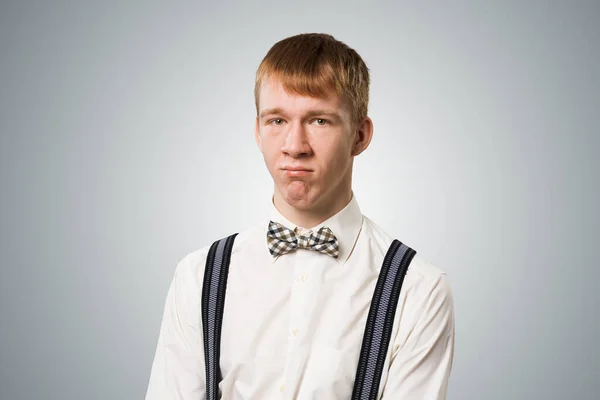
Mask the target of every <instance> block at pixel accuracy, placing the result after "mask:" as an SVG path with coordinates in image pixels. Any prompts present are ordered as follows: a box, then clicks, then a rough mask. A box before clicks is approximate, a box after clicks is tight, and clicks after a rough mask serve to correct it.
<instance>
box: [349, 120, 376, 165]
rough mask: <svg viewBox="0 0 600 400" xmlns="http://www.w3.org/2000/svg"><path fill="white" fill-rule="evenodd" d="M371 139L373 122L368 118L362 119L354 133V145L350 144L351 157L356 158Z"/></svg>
mask: <svg viewBox="0 0 600 400" xmlns="http://www.w3.org/2000/svg"><path fill="white" fill-rule="evenodd" d="M372 138H373V121H372V120H371V118H369V117H364V118H363V119H362V121H360V123H359V124H358V125H357V127H356V131H355V133H354V143H353V144H352V156H357V155H359V154H360V153H362V152H363V151H365V150H366V149H367V147H369V143H371V139H372Z"/></svg>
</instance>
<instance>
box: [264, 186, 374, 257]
mask: <svg viewBox="0 0 600 400" xmlns="http://www.w3.org/2000/svg"><path fill="white" fill-rule="evenodd" d="M270 220H271V221H274V222H279V223H280V224H282V225H283V226H285V227H286V228H288V229H291V230H294V229H296V228H298V225H296V224H294V223H292V222H291V221H289V220H288V219H287V218H285V217H284V216H283V215H282V214H281V213H280V212H279V210H277V208H276V207H275V204H274V203H273V197H271V215H270ZM362 222H363V215H362V212H361V211H360V208H359V206H358V201H357V200H356V196H355V195H354V191H352V198H351V199H350V202H349V203H348V204H346V206H345V207H344V208H343V209H341V210H340V211H338V212H337V213H336V214H335V215H332V216H331V217H329V218H328V219H327V220H325V221H323V222H321V223H320V224H319V225H317V226H314V227H312V228H310V230H312V231H313V232H317V231H318V230H319V229H321V227H323V226H326V227H328V228H329V229H331V231H332V232H333V234H334V235H335V236H336V237H337V239H338V246H339V253H338V258H337V261H338V263H339V264H340V265H343V264H344V263H345V262H346V260H347V259H348V257H350V254H351V253H352V250H353V249H354V245H355V244H356V240H357V239H358V234H359V233H360V230H361V227H362ZM266 229H268V224H267V228H266ZM265 249H266V251H267V252H269V249H268V247H267V245H266V239H265ZM269 257H270V258H271V259H272V261H273V262H275V261H277V259H279V257H281V256H277V257H273V256H271V254H270V253H269Z"/></svg>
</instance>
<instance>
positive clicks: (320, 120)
mask: <svg viewBox="0 0 600 400" xmlns="http://www.w3.org/2000/svg"><path fill="white" fill-rule="evenodd" d="M314 122H316V123H317V125H319V126H325V125H327V124H329V121H328V120H326V119H323V118H316V119H315V120H314Z"/></svg>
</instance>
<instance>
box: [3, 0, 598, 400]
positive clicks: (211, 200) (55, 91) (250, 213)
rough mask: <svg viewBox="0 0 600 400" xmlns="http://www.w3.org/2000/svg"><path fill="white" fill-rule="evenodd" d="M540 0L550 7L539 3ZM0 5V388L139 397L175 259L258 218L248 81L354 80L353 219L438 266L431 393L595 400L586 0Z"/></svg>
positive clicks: (594, 44) (591, 55) (259, 187)
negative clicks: (282, 68) (294, 77)
mask: <svg viewBox="0 0 600 400" xmlns="http://www.w3.org/2000/svg"><path fill="white" fill-rule="evenodd" d="M559 3H562V4H559ZM166 4H167V2H165V3H163V4H162V5H160V4H158V3H154V2H142V1H139V2H127V4H122V3H121V2H112V3H111V4H109V3H108V2H95V3H88V2H72V3H69V2H64V1H63V2H57V1H55V2H52V4H50V2H42V1H39V2H12V3H10V2H8V3H7V2H5V1H3V2H2V3H1V6H0V57H1V58H0V132H1V137H0V140H1V141H0V191H1V192H0V193H1V197H0V201H1V208H0V235H1V236H0V266H1V270H0V367H1V370H0V399H1V400H17V399H87V400H93V399H140V398H143V396H144V394H145V390H146V385H147V380H148V376H149V371H150V366H151V363H152V358H153V355H154V350H155V346H156V341H157V336H158V329H159V324H160V320H161V316H162V309H163V305H164V300H165V296H166V293H167V289H168V286H169V284H170V281H171V278H172V276H173V272H174V268H175V265H176V263H177V262H178V261H179V260H180V259H181V258H182V257H183V256H184V255H185V254H187V253H189V252H190V251H192V250H194V249H197V248H199V247H202V246H205V245H208V244H210V243H212V241H213V240H216V239H218V238H220V237H223V236H225V235H228V234H230V233H233V232H236V231H239V230H242V229H245V228H246V227H248V226H250V225H252V224H254V223H257V222H259V221H260V220H262V219H263V218H266V217H267V215H266V212H267V211H268V206H269V200H270V194H271V192H272V186H271V180H270V177H269V175H268V172H267V170H266V167H265V166H264V164H263V161H262V158H261V155H260V153H259V151H258V149H257V148H256V146H255V143H254V139H253V122H254V121H253V118H254V116H255V111H254V104H253V93H252V89H253V79H254V73H255V70H256V67H257V66H258V63H259V62H260V60H261V59H262V57H263V56H264V54H265V53H266V51H267V50H268V49H269V47H270V46H271V45H272V44H273V43H275V42H276V41H277V40H279V39H282V38H284V37H286V36H289V35H292V34H296V33H300V32H310V31H317V32H328V33H331V34H333V35H334V36H336V37H337V38H338V39H340V40H342V41H345V42H346V43H348V44H349V45H350V46H352V47H354V48H355V49H356V50H357V51H358V52H359V53H360V54H361V55H362V56H363V58H364V59H365V61H366V62H367V64H368V66H369V67H370V69H371V73H372V88H371V103H370V115H371V117H372V118H373V120H374V125H375V135H374V139H373V141H372V143H371V146H370V148H369V149H368V150H367V151H366V152H365V153H364V154H363V155H361V156H360V157H359V158H358V159H357V160H356V164H355V180H354V190H355V193H356V195H357V198H358V200H359V202H360V206H361V208H362V211H363V213H364V214H365V215H367V216H369V217H370V218H372V219H373V220H375V221H376V222H377V223H378V224H379V225H381V226H382V227H383V228H384V229H386V230H387V231H388V232H389V233H390V234H392V235H394V236H395V237H398V238H399V239H401V240H403V241H405V242H407V243H408V244H410V245H411V246H413V247H415V248H416V249H417V250H418V251H419V253H420V254H421V255H422V257H424V258H425V259H427V260H429V261H430V262H432V263H433V264H435V265H437V266H438V267H439V268H441V269H443V270H445V271H446V272H448V274H449V277H450V280H451V284H452V287H453V291H454V297H455V309H456V353H455V358H454V368H453V372H452V376H451V381H450V389H449V396H448V398H449V399H452V400H459V399H597V398H600V395H598V394H597V392H598V390H600V385H599V383H598V380H599V376H598V375H599V374H598V368H599V356H600V351H599V349H598V348H599V346H598V342H597V338H598V335H599V333H600V329H599V321H598V314H599V313H598V311H597V305H598V304H599V303H600V295H599V294H598V279H599V278H600V273H599V272H598V268H599V265H598V259H597V248H598V246H599V244H598V239H599V234H598V231H599V229H600V224H599V213H598V211H597V209H596V207H597V204H600V198H599V193H600V187H599V186H600V185H599V182H600V179H599V178H598V171H599V169H600V162H599V161H598V155H597V153H598V147H599V145H600V140H599V138H598V136H599V135H598V116H599V114H600V27H599V25H600V23H599V22H598V21H599V19H600V5H599V4H598V2H595V3H594V2H588V3H584V2H567V1H563V2H558V1H557V2H546V1H545V2H542V1H535V2H534V1H526V2H520V1H496V2H493V3H492V2H479V1H460V2H438V3H437V4H435V5H434V4H431V3H429V4H424V2H410V3H409V2H399V4H397V5H392V4H391V3H389V4H384V3H378V4H375V3H373V4H369V5H368V4H367V2H360V3H349V2H346V4H345V5H344V6H342V5H334V4H328V3H324V2H319V3H304V4H302V5H288V4H283V3H282V2H275V1H273V2H266V1H265V2H253V3H252V4H251V5H243V4H242V3H241V2H239V3H237V4H234V3H227V5H219V6H217V5H215V4H208V3H207V4H200V3H198V2H196V3H194V4H192V3H191V2H190V3H184V2H170V3H169V5H166Z"/></svg>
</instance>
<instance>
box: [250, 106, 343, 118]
mask: <svg viewBox="0 0 600 400" xmlns="http://www.w3.org/2000/svg"><path fill="white" fill-rule="evenodd" d="M271 114H285V112H284V111H283V109H281V108H279V107H275V108H268V109H266V110H263V111H262V112H261V113H260V115H259V118H264V117H265V116H266V115H271ZM315 115H328V116H330V117H333V118H337V119H340V118H341V116H340V114H339V113H338V112H336V111H335V110H311V111H309V112H307V113H306V116H307V117H313V116H315Z"/></svg>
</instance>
